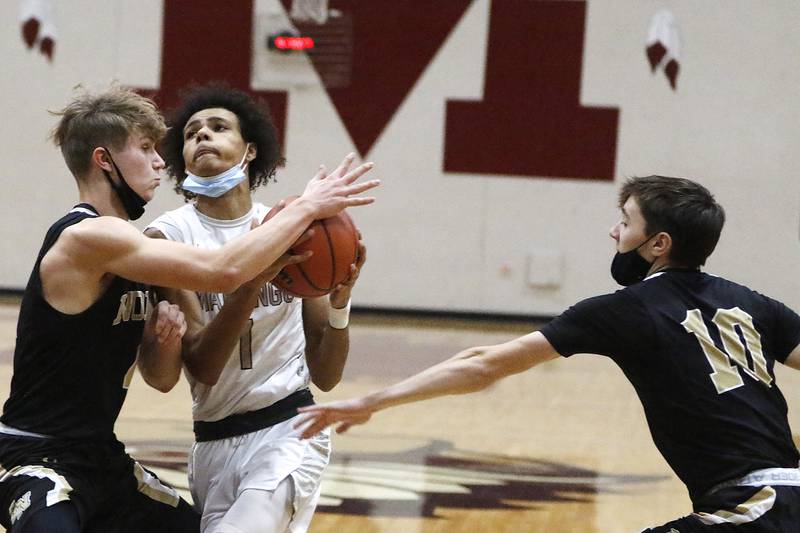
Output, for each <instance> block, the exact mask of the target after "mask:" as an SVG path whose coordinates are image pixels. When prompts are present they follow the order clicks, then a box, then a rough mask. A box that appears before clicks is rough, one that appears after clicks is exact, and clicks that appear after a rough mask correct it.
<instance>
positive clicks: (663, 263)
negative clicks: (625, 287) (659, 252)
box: [645, 257, 675, 277]
mask: <svg viewBox="0 0 800 533" xmlns="http://www.w3.org/2000/svg"><path fill="white" fill-rule="evenodd" d="M672 266H675V265H673V264H671V263H670V261H669V258H668V257H658V258H656V260H655V261H653V264H652V265H651V266H650V270H648V271H647V276H652V275H653V274H655V273H657V272H661V271H662V270H666V269H668V268H670V267H672ZM647 276H645V277H647Z"/></svg>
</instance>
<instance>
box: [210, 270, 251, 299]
mask: <svg viewBox="0 0 800 533" xmlns="http://www.w3.org/2000/svg"><path fill="white" fill-rule="evenodd" d="M207 279H208V282H209V286H208V287H206V290H208V291H209V292H218V293H222V294H230V293H232V292H233V291H235V290H236V289H238V288H239V286H240V285H241V284H242V283H244V282H245V281H247V279H245V277H244V273H243V272H242V270H241V269H240V268H237V267H235V266H230V265H223V266H220V267H218V268H215V269H214V270H213V271H212V272H210V273H209V276H208V278H207Z"/></svg>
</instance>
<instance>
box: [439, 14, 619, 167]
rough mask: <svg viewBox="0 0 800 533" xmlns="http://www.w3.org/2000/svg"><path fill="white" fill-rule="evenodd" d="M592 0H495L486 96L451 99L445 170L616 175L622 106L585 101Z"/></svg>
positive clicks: (489, 45)
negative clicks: (585, 57)
mask: <svg viewBox="0 0 800 533" xmlns="http://www.w3.org/2000/svg"><path fill="white" fill-rule="evenodd" d="M585 20H586V4H585V2H564V1H558V0H556V1H542V0H502V1H494V2H492V8H491V19H490V23H489V36H488V49H487V55H486V78H485V82H484V99H483V101H481V102H472V101H458V100H451V101H448V103H447V111H446V112H447V118H446V122H445V142H444V146H445V154H444V170H445V171H446V172H465V173H471V174H505V175H517V176H547V177H557V178H580V179H600V180H611V179H613V177H614V167H615V163H616V151H617V125H618V122H619V111H618V109H616V108H602V107H594V108H591V107H582V106H581V105H580V102H579V98H580V83H581V66H582V62H583V39H584V27H585Z"/></svg>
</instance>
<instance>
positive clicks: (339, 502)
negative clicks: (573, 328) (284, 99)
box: [0, 299, 800, 533]
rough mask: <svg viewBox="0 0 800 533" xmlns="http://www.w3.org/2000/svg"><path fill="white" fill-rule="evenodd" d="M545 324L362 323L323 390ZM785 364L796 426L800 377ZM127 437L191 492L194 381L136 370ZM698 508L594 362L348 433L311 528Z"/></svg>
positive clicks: (3, 313) (601, 527)
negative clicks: (336, 380) (157, 382)
mask: <svg viewBox="0 0 800 533" xmlns="http://www.w3.org/2000/svg"><path fill="white" fill-rule="evenodd" d="M17 312H18V303H17V302H16V301H14V300H8V299H6V300H5V302H4V303H0V397H2V399H5V397H6V396H7V394H8V387H9V383H10V376H11V370H12V369H11V361H12V354H13V348H14V342H15V340H14V339H15V328H16V318H17ZM536 327H537V324H533V323H531V324H525V323H518V322H515V323H509V322H503V323H489V322H485V321H465V320H441V319H438V320H431V319H411V318H407V317H406V318H386V317H381V316H374V315H364V314H355V315H354V316H353V318H352V321H351V353H350V358H349V362H348V366H347V369H346V371H345V376H344V379H343V381H342V383H341V384H340V385H339V386H338V387H336V388H335V389H334V390H333V391H332V392H330V393H321V392H319V391H315V395H316V397H317V400H318V401H329V400H334V399H340V398H347V397H350V396H353V395H357V394H361V393H365V392H368V391H370V390H373V389H375V388H377V387H380V386H383V385H387V384H390V383H393V382H395V381H397V380H399V379H400V378H402V377H404V376H407V375H409V374H411V373H413V372H415V371H417V370H420V369H422V368H424V367H426V366H429V365H431V364H433V363H435V362H438V361H440V360H442V359H444V358H445V357H447V356H449V355H451V354H453V353H455V352H457V351H458V350H460V349H462V348H466V347H468V346H473V345H481V344H491V343H495V342H501V341H504V340H507V339H510V338H513V337H515V336H518V335H521V334H524V333H526V332H528V331H531V330H533V329H536ZM778 367H779V368H778V369H777V382H778V384H779V386H780V387H781V389H782V391H783V393H784V395H785V396H786V398H787V401H788V403H789V415H790V422H791V424H792V427H793V428H794V429H795V431H796V432H797V431H800V372H793V371H792V370H790V369H786V368H783V367H781V366H780V365H778ZM117 434H118V436H119V437H120V439H122V441H123V442H125V443H126V444H127V445H128V448H129V451H130V453H131V454H132V455H134V456H135V457H137V458H138V459H139V460H140V461H142V462H143V463H144V464H146V465H147V466H148V467H150V468H151V469H153V470H154V471H156V473H157V474H158V475H159V476H160V477H162V478H163V479H165V480H166V481H168V482H170V483H172V484H173V485H175V486H176V487H179V488H184V489H185V488H186V486H187V482H186V474H185V472H186V466H185V465H186V461H185V459H186V452H187V450H188V448H189V446H190V444H191V442H192V430H191V401H190V394H189V388H188V385H187V383H186V382H185V380H181V382H180V383H179V384H178V386H176V387H175V389H173V390H172V391H171V392H169V393H167V394H162V393H159V392H157V391H155V390H153V389H150V388H149V387H147V386H146V385H145V384H144V382H143V381H142V380H141V378H140V377H139V376H138V375H137V377H136V378H135V379H134V382H133V383H132V385H131V388H130V392H129V395H128V399H127V402H126V404H125V407H124V408H123V411H122V414H121V416H120V418H119V422H118V424H117ZM796 440H797V439H796ZM185 496H186V497H187V498H188V497H189V496H188V491H187V492H186V494H185ZM690 511H691V507H690V504H689V500H688V497H687V495H686V492H685V490H684V489H683V486H682V485H681V483H680V482H679V481H678V480H677V478H676V477H675V476H674V475H673V474H672V473H671V472H670V470H669V468H668V467H667V465H666V463H665V462H664V460H663V459H662V458H661V456H660V455H659V454H658V452H657V451H656V449H655V446H654V445H653V443H652V441H651V440H650V436H649V433H648V430H647V426H646V423H645V419H644V415H643V413H642V408H641V406H640V404H639V402H638V399H637V398H636V395H635V393H634V391H633V388H632V387H631V386H630V385H629V384H628V383H627V381H626V380H625V378H624V376H623V375H622V373H621V372H620V371H619V370H618V369H617V368H616V366H615V365H614V364H613V363H611V362H610V361H608V360H606V359H605V358H601V357H596V356H588V355H584V356H577V357H574V358H572V359H570V360H563V361H559V360H556V361H552V362H549V363H546V364H545V365H543V366H541V367H539V368H535V369H533V370H531V371H528V372H526V373H523V374H521V375H517V376H513V377H511V378H509V379H506V380H504V381H502V382H499V383H497V384H496V385H494V386H493V387H491V388H489V389H488V390H486V391H483V392H480V393H477V394H473V395H467V396H458V397H449V398H441V399H438V400H433V401H430V402H424V403H419V404H414V405H408V406H403V407H399V408H395V409H392V410H389V411H385V412H382V413H378V414H377V415H376V416H374V417H373V420H372V421H371V422H370V423H369V424H368V425H365V426H359V427H356V428H354V429H352V430H351V431H350V432H348V433H347V434H344V435H336V436H335V437H334V454H333V458H332V461H331V465H330V467H329V469H328V471H327V473H326V477H325V481H324V482H323V488H322V499H321V502H320V506H319V508H318V511H317V514H316V516H315V518H314V521H313V522H312V525H311V531H312V532H313V533H327V532H337V533H338V532H342V531H348V532H349V531H358V532H359V533H379V532H380V533H384V532H386V533H390V532H391V533H413V532H431V533H439V532H442V533H445V532H447V533H450V532H453V533H455V532H465V533H466V532H468V533H474V532H476V531H481V532H482V531H491V532H504V531H509V532H511V531H514V532H517V531H537V532H538V531H542V532H568V533H582V532H585V533H593V532H636V531H639V530H641V529H642V528H644V527H646V526H652V525H655V524H660V523H664V522H666V521H668V520H670V519H673V518H676V517H678V516H682V515H685V514H687V513H689V512H690ZM0 529H1V528H0Z"/></svg>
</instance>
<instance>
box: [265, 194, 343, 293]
mask: <svg viewBox="0 0 800 533" xmlns="http://www.w3.org/2000/svg"><path fill="white" fill-rule="evenodd" d="M296 198H297V196H289V197H288V198H285V199H284V200H283V201H284V203H285V204H286V205H289V204H290V203H292V202H293V201H294V200H295V199H296ZM277 212H278V210H277V209H276V208H275V207H273V208H272V209H271V210H270V212H269V213H267V216H266V217H264V222H266V221H267V220H269V219H270V218H272V217H273V216H275V214H276V213H277ZM309 228H313V229H314V235H313V236H312V237H311V238H310V239H309V240H307V241H305V242H303V243H301V244H298V245H297V246H293V247H292V248H290V251H291V253H293V254H301V253H303V252H305V251H307V250H311V251H313V252H314V254H313V255H312V256H311V257H310V258H309V259H307V260H306V261H303V262H302V263H298V264H296V265H287V266H286V267H285V268H284V269H283V270H281V272H280V273H279V274H278V275H277V276H275V278H274V279H273V280H272V281H271V283H272V284H273V285H275V286H276V287H278V288H280V289H283V290H284V291H286V292H288V293H289V294H293V295H295V296H300V297H301V298H314V297H316V296H323V295H325V294H328V293H329V292H331V291H332V290H333V289H334V288H336V286H337V285H338V284H340V283H342V282H343V281H345V280H346V279H347V278H348V277H349V276H350V265H352V264H353V263H355V262H356V256H357V255H358V230H356V226H355V224H353V219H351V218H350V216H349V215H348V214H347V213H345V212H344V211H341V212H339V214H337V215H335V216H332V217H330V218H323V219H320V220H315V221H314V222H312V223H311V226H309Z"/></svg>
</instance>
